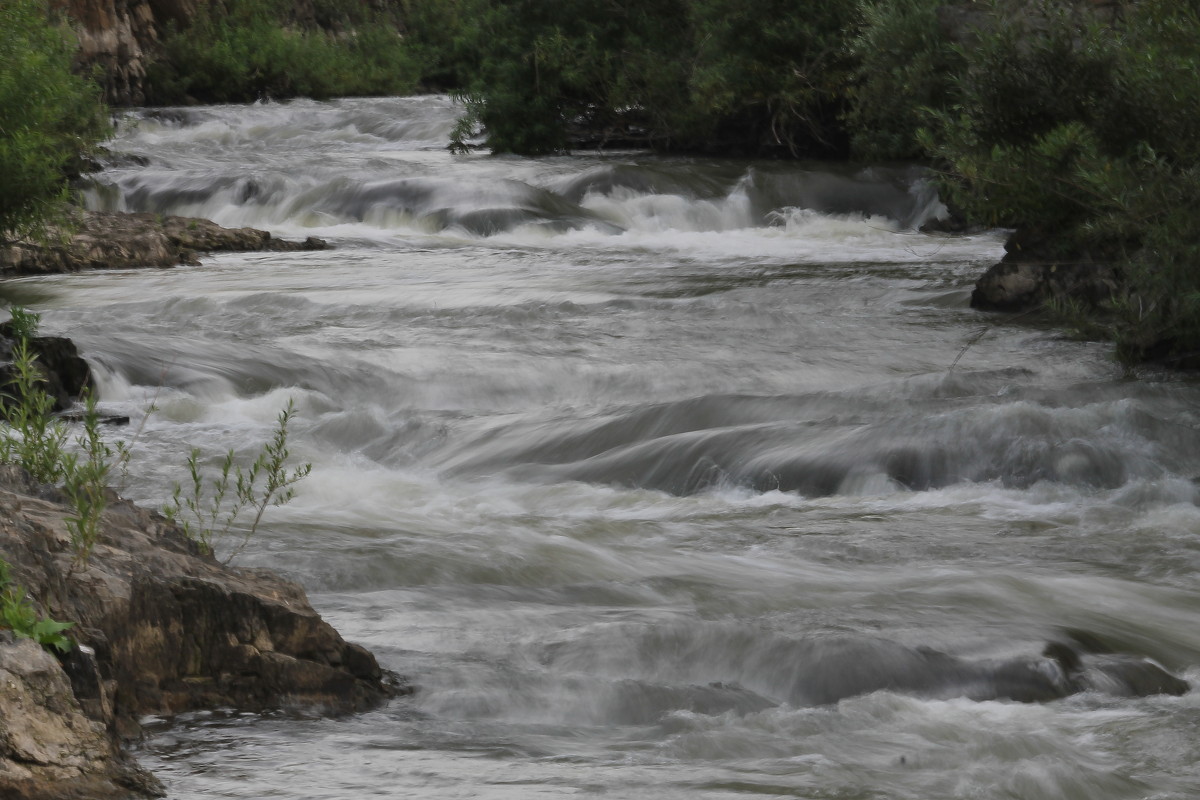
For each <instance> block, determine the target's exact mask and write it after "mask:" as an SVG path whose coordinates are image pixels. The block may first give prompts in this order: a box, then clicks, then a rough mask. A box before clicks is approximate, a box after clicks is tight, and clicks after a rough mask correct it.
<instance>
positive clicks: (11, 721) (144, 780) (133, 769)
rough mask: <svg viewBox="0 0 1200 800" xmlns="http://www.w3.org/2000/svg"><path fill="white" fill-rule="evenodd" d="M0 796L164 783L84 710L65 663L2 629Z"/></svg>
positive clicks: (150, 790) (138, 790)
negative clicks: (127, 753) (123, 751)
mask: <svg viewBox="0 0 1200 800" xmlns="http://www.w3.org/2000/svg"><path fill="white" fill-rule="evenodd" d="M0 688H2V689H3V690H2V691H0V795H2V796H3V797H4V798H5V800H52V799H54V800H57V798H64V800H65V799H66V798H92V797H95V798H101V797H103V798H117V797H126V796H129V795H130V794H140V795H158V794H161V789H162V787H161V785H160V784H159V783H158V781H157V780H155V779H154V777H153V776H152V775H150V774H149V773H147V772H146V771H145V770H143V769H141V768H140V767H138V765H137V764H136V763H134V762H133V761H132V760H130V759H129V758H128V757H127V756H125V755H124V754H123V753H122V752H121V750H120V748H119V747H118V746H117V743H116V742H115V741H114V739H113V738H112V737H111V736H109V735H108V733H107V732H106V730H105V728H104V725H103V724H101V723H100V722H99V721H97V720H96V719H93V718H91V717H89V716H88V715H86V714H85V713H84V711H83V709H82V707H81V706H80V704H79V702H78V700H76V698H75V693H74V691H73V689H72V686H71V682H70V680H69V679H68V677H67V674H66V672H65V671H64V670H63V667H62V665H61V664H60V663H59V662H58V661H57V660H56V659H55V658H54V656H52V655H50V654H49V653H48V652H46V651H45V650H44V649H42V647H40V646H39V645H37V644H35V643H34V642H33V641H31V640H29V639H16V638H14V637H13V635H12V634H11V633H9V632H8V631H0Z"/></svg>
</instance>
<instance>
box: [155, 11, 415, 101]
mask: <svg viewBox="0 0 1200 800" xmlns="http://www.w3.org/2000/svg"><path fill="white" fill-rule="evenodd" d="M347 7H348V6H346V5H345V4H342V5H329V4H326V5H323V6H320V7H318V9H317V10H318V11H322V12H323V13H324V14H325V16H327V17H329V19H330V20H332V21H335V22H337V23H338V24H339V25H340V24H346V25H350V24H353V27H352V28H348V29H346V30H344V31H341V32H339V33H336V34H335V33H331V32H328V31H326V30H322V29H315V28H314V29H307V30H306V29H301V28H298V27H294V26H289V25H287V24H286V20H285V18H284V12H283V9H282V7H281V6H279V4H278V3H275V2H272V1H271V0H233V1H232V2H230V3H228V4H227V6H221V5H220V4H215V3H214V4H205V5H202V6H200V8H199V9H198V10H197V13H196V16H195V17H194V18H193V19H192V21H191V24H190V25H188V26H187V27H186V28H183V29H178V28H173V29H171V30H170V31H169V32H168V33H167V35H166V36H165V38H164V41H163V50H164V53H165V56H164V57H163V59H162V60H161V61H158V62H155V63H154V64H152V65H151V68H150V69H149V70H148V75H147V84H148V88H147V93H148V95H149V97H150V98H151V101H152V102H154V103H182V102H187V101H190V100H200V101H204V102H216V103H234V102H249V101H254V100H261V99H268V98H270V99H277V100H278V99H285V98H290V97H311V98H314V99H325V98H329V97H334V96H347V95H386V94H403V93H407V92H411V91H412V90H413V89H414V88H415V87H416V82H417V78H418V76H419V72H420V66H419V63H418V61H417V58H416V56H415V55H414V54H413V53H412V52H411V51H410V50H409V49H408V48H407V47H406V45H405V44H404V42H403V41H402V39H401V37H400V36H399V34H398V33H397V32H396V30H395V28H394V27H393V26H391V25H390V24H388V23H387V22H385V21H383V20H382V19H380V20H366V19H365V18H364V17H362V16H360V15H354V14H351V13H349V11H346V10H345V8H347ZM226 9H227V10H226ZM339 9H340V11H339ZM331 24H332V22H331Z"/></svg>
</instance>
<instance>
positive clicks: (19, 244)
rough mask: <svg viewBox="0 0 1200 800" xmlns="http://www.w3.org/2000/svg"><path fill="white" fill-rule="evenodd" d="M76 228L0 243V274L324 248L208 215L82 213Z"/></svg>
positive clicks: (159, 263) (191, 261)
mask: <svg viewBox="0 0 1200 800" xmlns="http://www.w3.org/2000/svg"><path fill="white" fill-rule="evenodd" d="M75 223H76V224H75V226H74V228H73V230H51V231H49V232H48V235H47V237H46V241H44V242H40V241H34V240H32V239H21V240H18V241H15V242H6V243H4V242H0V274H16V275H34V274H45V273H61V272H79V271H81V270H87V269H132V268H136V267H173V266H176V265H178V264H196V263H199V262H198V257H199V254H201V253H214V252H220V251H224V252H259V251H291V250H324V249H326V248H327V247H328V245H327V244H326V243H325V241H324V240H322V239H317V238H315V237H309V238H308V239H305V240H304V241H303V242H288V241H284V240H281V239H275V238H273V237H272V236H271V234H270V233H268V232H267V231H261V230H258V229H256V228H224V227H221V226H220V225H218V224H216V223H215V222H212V221H210V220H207V219H199V218H194V217H176V216H164V215H161V214H126V213H121V212H110V211H84V212H81V213H80V214H79V216H78V218H77V220H76V221H75Z"/></svg>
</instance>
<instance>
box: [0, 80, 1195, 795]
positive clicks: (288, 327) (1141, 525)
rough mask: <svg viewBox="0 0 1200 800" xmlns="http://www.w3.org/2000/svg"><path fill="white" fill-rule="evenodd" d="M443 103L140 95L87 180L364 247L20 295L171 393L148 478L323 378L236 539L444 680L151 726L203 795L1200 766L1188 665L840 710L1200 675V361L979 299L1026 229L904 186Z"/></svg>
mask: <svg viewBox="0 0 1200 800" xmlns="http://www.w3.org/2000/svg"><path fill="white" fill-rule="evenodd" d="M455 117H456V110H455V108H454V106H453V105H452V104H451V103H450V102H449V101H448V100H447V99H445V98H438V97H423V98H406V99H383V100H342V101H336V102H331V103H314V102H309V101H297V102H292V103H286V104H265V105H256V106H250V107H245V106H228V107H211V108H195V109H180V110H166V111H155V112H141V113H133V114H131V115H129V116H128V117H126V118H125V120H124V121H123V123H122V124H121V127H120V130H119V133H118V135H117V137H116V140H115V141H114V142H113V145H112V146H113V149H114V150H115V151H116V152H118V153H120V154H123V156H124V157H123V158H120V159H117V160H115V161H114V164H113V165H112V166H111V167H110V168H109V169H108V170H107V171H105V172H104V173H102V174H101V175H100V176H99V177H98V179H97V183H96V186H95V187H94V188H93V189H92V190H90V191H89V193H88V201H89V203H90V204H91V205H92V206H93V207H96V208H108V209H126V210H134V211H152V212H158V213H171V214H184V215H195V216H204V217H209V218H211V219H214V220H216V221H217V222H220V223H222V224H225V225H232V226H242V225H251V226H255V227H260V228H266V229H268V230H271V231H272V232H273V233H275V234H276V235H279V236H284V237H299V238H303V237H305V236H312V235H315V236H320V237H323V238H325V239H327V240H328V241H329V242H330V243H331V244H332V245H333V248H332V249H330V250H328V251H323V252H305V253H267V254H250V255H245V254H241V255H234V254H227V255H216V256H212V257H207V258H205V259H204V263H203V265H201V266H196V267H182V268H177V269H172V270H165V271H138V270H134V271H123V272H103V273H100V272H97V273H88V274H80V275H69V276H55V277H37V278H27V279H22V280H20V281H15V282H12V283H10V284H8V286H7V289H6V292H7V294H8V295H9V299H10V300H11V299H16V300H20V301H22V302H25V303H26V304H29V305H31V306H33V307H34V308H35V309H37V310H39V311H41V312H42V313H43V314H44V327H45V328H47V329H48V330H50V331H51V332H54V333H60V334H65V335H68V336H70V337H72V338H73V339H75V340H76V342H77V343H78V344H79V345H80V346H81V348H82V350H83V352H84V353H85V354H86V356H87V357H88V359H89V360H90V361H91V362H92V364H93V365H94V366H95V368H96V369H97V371H98V374H99V376H100V379H101V380H100V387H101V399H102V407H103V408H104V409H105V410H112V411H114V412H119V413H127V414H131V415H133V416H134V418H135V421H134V426H133V427H135V428H136V427H137V424H138V420H139V419H140V418H141V417H142V415H143V414H144V411H145V409H146V407H147V406H148V405H149V404H150V403H151V402H153V403H155V404H156V406H157V411H156V412H155V413H154V414H152V415H151V416H150V417H149V418H148V419H147V420H146V421H145V424H144V429H143V430H142V433H141V434H140V436H139V438H138V441H137V442H136V444H135V458H134V461H133V463H132V467H131V473H130V476H129V478H128V480H127V482H126V485H125V488H124V493H125V494H126V495H127V496H130V497H132V498H133V499H135V500H137V501H138V502H141V503H144V504H147V505H161V504H162V503H163V501H164V500H166V499H167V498H168V496H169V494H170V492H171V487H172V485H173V483H174V482H175V481H180V480H184V479H185V478H186V474H185V471H184V459H185V458H186V454H187V452H188V450H189V448H192V447H197V448H199V449H200V450H201V452H202V454H203V458H204V460H205V461H206V463H209V464H212V463H215V462H216V461H217V460H218V459H219V458H220V456H221V454H222V453H224V451H225V450H226V449H228V448H230V447H234V448H237V449H238V450H239V452H241V453H243V454H244V453H249V452H250V450H251V449H252V447H253V445H254V444H255V443H256V442H261V441H264V440H265V439H266V438H267V436H268V435H269V434H270V431H271V428H272V426H273V424H274V420H275V416H276V414H277V413H278V412H279V410H280V409H281V408H282V407H283V406H284V404H285V403H286V402H287V400H288V399H289V398H291V399H293V400H294V401H295V403H296V407H297V410H298V416H297V418H296V419H295V421H294V423H293V426H292V438H291V441H290V445H291V450H292V454H293V457H294V458H295V459H296V460H297V461H300V460H303V461H309V462H311V463H312V464H313V472H312V475H311V477H310V478H309V479H308V480H307V481H306V482H305V483H303V484H302V485H301V486H300V487H299V492H298V495H297V497H296V498H295V500H294V501H293V502H292V503H291V504H290V505H288V506H285V507H283V508H279V509H274V510H272V512H271V514H270V516H269V517H268V518H267V522H266V525H265V528H264V529H262V530H260V531H259V533H258V535H257V536H256V537H255V538H254V539H253V540H252V541H251V542H250V545H249V547H248V549H247V550H246V552H245V553H243V555H242V556H241V557H240V560H239V562H238V563H241V564H244V565H253V566H269V567H271V568H273V569H276V570H280V571H282V572H284V573H285V574H288V575H289V576H291V577H294V578H296V579H297V580H299V581H301V582H302V583H303V584H304V585H305V587H306V588H307V589H308V591H309V593H310V596H311V599H312V601H313V604H314V605H315V606H316V607H317V608H318V610H319V611H321V613H322V614H323V615H324V616H325V617H326V618H327V619H328V620H329V621H331V622H332V623H333V624H334V625H335V626H337V627H338V628H339V629H340V630H341V631H342V632H343V634H344V635H345V636H346V638H348V639H350V640H351V641H356V642H359V643H362V644H364V645H366V646H367V647H369V648H370V649H372V650H373V651H374V652H375V653H376V654H377V655H378V657H379V659H380V661H381V663H382V664H383V665H384V666H385V667H387V668H388V669H391V670H394V671H396V672H398V673H401V674H403V675H406V676H409V677H410V678H411V679H412V681H413V682H414V683H415V685H416V687H417V691H416V693H415V695H414V696H413V697H412V698H410V699H399V700H396V701H394V702H392V703H390V704H389V705H387V706H386V707H384V708H381V709H379V710H377V711H373V712H370V713H366V714H362V715H358V716H352V717H347V718H338V719H321V718H318V717H312V716H309V715H305V714H296V713H288V712H279V713H275V714H266V715H240V714H235V713H232V712H229V713H221V712H218V713H212V714H196V715H189V716H185V717H183V718H179V719H175V720H161V721H155V720H149V721H148V722H149V724H150V731H151V735H150V736H149V738H148V739H147V741H146V742H145V744H144V745H143V746H142V748H141V751H140V757H141V758H142V760H143V761H144V762H145V763H146V764H147V765H148V766H150V767H151V768H152V769H154V770H155V771H156V772H157V774H158V775H159V776H160V777H161V778H162V779H163V780H164V781H165V782H166V783H167V785H168V787H169V790H170V796H171V797H172V798H176V800H200V799H201V798H203V799H205V800H208V799H209V798H218V797H219V798H254V799H255V800H260V799H261V798H287V799H288V800H292V799H295V800H361V798H369V797H378V798H486V799H488V800H498V799H499V798H533V797H547V798H558V797H568V796H580V797H588V796H603V797H608V798H631V799H633V798H659V799H661V800H667V799H668V798H704V799H705V800H718V799H721V800H724V799H725V798H748V797H803V798H844V799H845V800H850V799H851V798H912V800H937V799H939V798H963V797H972V798H1022V799H1023V800H1034V799H1035V798H1047V799H1048V800H1049V799H1051V798H1053V799H1054V800H1060V799H1061V798H1080V800H1100V799H1101V798H1160V799H1166V798H1187V797H1194V796H1196V794H1197V793H1198V792H1200V695H1198V694H1197V692H1195V691H1193V692H1191V693H1189V694H1186V695H1184V696H1182V697H1171V696H1161V695H1160V696H1151V697H1144V698H1128V697H1116V696H1112V695H1109V694H1105V693H1101V692H1084V693H1082V694H1076V695H1073V696H1070V697H1067V698H1065V699H1060V700H1056V701H1053V702H1049V703H1020V702H1013V701H1010V700H1005V699H997V700H985V701H977V700H972V699H968V698H967V697H964V696H961V695H962V694H963V692H961V691H957V688H961V687H954V686H948V687H940V688H939V687H935V690H933V691H918V692H906V691H901V690H895V689H893V690H888V689H886V688H885V689H883V690H871V688H872V687H870V686H867V687H866V690H864V692H863V693H853V692H852V693H850V695H849V696H845V697H836V696H828V697H827V696H825V695H822V691H823V688H828V686H830V685H831V682H836V681H837V680H841V679H842V678H845V679H846V680H850V681H853V680H855V679H856V678H855V676H861V675H864V674H876V673H879V674H884V675H886V674H887V673H888V670H889V669H893V668H896V664H895V663H894V662H896V661H897V660H902V659H903V658H904V657H905V656H904V654H905V653H911V652H920V651H912V650H909V649H908V648H917V647H931V648H934V649H936V650H939V651H942V652H945V653H948V654H951V655H953V656H955V657H959V658H963V659H972V660H974V659H982V660H988V659H1006V658H1013V657H1020V658H1036V657H1037V655H1038V653H1039V652H1040V650H1041V648H1042V646H1043V645H1044V643H1045V642H1047V641H1051V640H1069V639H1070V638H1071V637H1074V638H1075V640H1082V641H1089V642H1093V643H1095V642H1101V643H1103V644H1105V645H1107V646H1109V647H1111V648H1113V649H1116V650H1120V651H1123V652H1128V653H1132V654H1136V655H1141V656H1148V657H1151V658H1154V659H1156V660H1157V661H1158V662H1159V663H1161V664H1162V665H1164V666H1165V667H1167V668H1168V669H1170V670H1172V671H1174V672H1175V673H1177V674H1180V675H1182V676H1184V677H1186V678H1189V679H1191V680H1192V681H1196V680H1200V627H1198V626H1197V620H1198V619H1200V617H1198V615H1197V610H1198V609H1200V588H1198V584H1197V576H1198V574H1200V508H1198V507H1197V499H1198V491H1197V484H1196V483H1195V481H1194V479H1195V478H1196V476H1198V475H1200V386H1198V385H1197V384H1196V382H1195V381H1193V380H1191V379H1188V378H1185V377H1180V376H1175V375H1170V374H1152V373H1147V374H1144V375H1141V376H1138V377H1137V378H1136V379H1131V378H1130V377H1129V376H1127V375H1126V374H1125V373H1124V372H1123V371H1122V370H1121V369H1120V368H1119V367H1118V366H1117V365H1115V364H1114V363H1113V362H1112V361H1111V359H1110V357H1109V352H1108V348H1107V347H1106V346H1104V345H1102V344H1098V343H1092V342H1085V341H1078V340H1072V339H1070V338H1067V337H1065V336H1063V335H1062V334H1061V333H1059V332H1056V331H1054V330H1050V329H1043V328H1039V327H1036V326H1031V325H1029V324H1021V323H1019V322H1018V323H1006V322H1004V321H1002V320H999V321H998V320H995V319H993V318H992V317H988V316H985V315H982V314H980V313H979V312H975V311H972V310H971V309H970V308H969V307H968V296H969V292H970V288H971V285H972V282H973V280H974V279H975V278H976V277H977V276H978V274H979V273H980V272H981V270H982V269H983V268H985V267H986V265H988V264H989V263H992V262H994V261H995V260H996V259H997V258H998V257H999V255H1000V254H1001V245H1002V237H1001V235H1000V234H998V233H988V234H980V235H972V236H955V237H950V236H937V235H926V234H921V233H918V232H917V230H916V229H917V227H918V226H919V225H920V224H921V223H922V222H923V221H926V220H927V219H929V218H931V217H933V216H936V215H937V214H938V213H939V211H940V208H941V207H940V205H939V204H938V202H937V198H936V196H935V194H934V193H933V191H932V190H931V189H930V188H929V187H928V186H927V185H926V184H924V183H923V182H922V181H921V180H920V175H919V174H918V173H916V172H914V171H913V170H910V169H907V168H871V169H865V168H846V169H836V168H831V167H827V166H826V167H821V166H815V165H803V164H799V165H798V164H789V163H777V162H776V163H772V162H745V161H736V162H735V161H716V160H700V159H683V158H658V157H652V156H648V155H645V154H639V153H618V154H603V155H602V154H595V153H580V154H575V155H572V156H569V157H567V156H564V157H555V158H540V159H524V158H512V157H491V156H488V155H484V154H481V153H480V154H470V155H452V154H451V153H449V152H448V151H447V150H446V148H445V143H446V140H447V135H448V132H449V129H450V128H451V127H452V125H453V122H454V120H455ZM989 325H990V326H991V327H987V328H986V329H985V326H989ZM981 332H982V334H983V335H982V336H980V335H979V334H980V333H981ZM972 342H973V343H972ZM967 345H970V346H969V347H967ZM964 347H966V348H967V349H966V350H965V352H964V351H963V348H964ZM956 359H957V361H956ZM884 683H885V684H886V683H887V678H886V677H885V678H884ZM901 688H902V687H901ZM826 700H833V701H834V702H825V701H826Z"/></svg>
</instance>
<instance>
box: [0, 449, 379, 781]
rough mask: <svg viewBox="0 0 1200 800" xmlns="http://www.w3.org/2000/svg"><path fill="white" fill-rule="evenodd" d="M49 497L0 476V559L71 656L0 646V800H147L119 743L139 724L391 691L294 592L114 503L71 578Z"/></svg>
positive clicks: (58, 511)
mask: <svg viewBox="0 0 1200 800" xmlns="http://www.w3.org/2000/svg"><path fill="white" fill-rule="evenodd" d="M68 513H69V511H68V509H67V507H66V506H65V505H64V504H63V502H62V498H61V497H60V495H59V492H58V491H57V490H55V489H52V488H49V487H45V486H39V485H36V484H34V483H32V482H31V481H30V480H29V479H28V477H27V476H26V475H25V473H23V472H21V471H20V470H18V469H17V468H14V467H0V557H3V558H4V559H5V560H6V561H8V562H9V563H10V564H11V565H12V570H11V571H12V578H13V581H14V583H17V584H19V585H21V586H23V587H24V588H25V589H26V590H27V592H28V594H29V596H30V597H31V598H33V599H34V600H35V601H36V602H37V604H38V605H39V606H40V608H41V609H42V610H43V611H44V612H45V613H46V614H48V615H49V616H51V617H53V618H54V619H58V620H72V621H75V622H76V626H75V627H74V628H72V629H71V630H70V631H69V634H70V635H71V636H72V638H74V639H75V641H76V642H77V643H78V644H79V645H82V647H79V646H77V647H76V648H75V650H73V651H72V653H71V654H69V655H68V656H66V657H63V658H62V659H55V658H54V657H53V656H51V655H49V654H48V653H46V652H45V651H44V650H42V649H41V648H40V647H37V646H35V645H33V644H32V643H31V642H29V641H28V640H13V638H12V636H11V634H9V633H8V632H0V797H4V798H10V797H12V798H19V799H20V800H66V798H72V800H92V799H93V798H94V799H95V800H100V798H105V799H106V800H108V799H110V798H117V797H126V796H147V795H152V794H155V793H157V792H158V791H159V789H160V787H159V786H158V783H157V781H155V780H154V778H153V777H152V776H150V775H148V774H147V773H145V772H144V771H142V770H141V769H140V768H138V767H137V766H136V765H135V764H134V763H133V762H132V761H131V760H130V759H129V758H128V757H127V756H126V755H125V754H124V753H123V751H122V749H121V745H120V743H121V742H122V741H124V740H126V739H129V738H132V737H134V736H136V735H137V734H138V733H139V732H140V726H139V723H138V720H139V718H141V717H142V716H144V715H156V716H170V715H173V714H178V713H181V712H185V711H191V710H198V709H210V708H218V707H232V708H236V709H243V710H250V711H255V710H266V709H274V708H305V709H315V710H318V711H321V712H324V713H331V714H337V713H347V712H354V711H361V710H366V709H368V708H371V707H374V706H377V705H379V704H380V703H382V702H384V701H385V700H386V699H387V698H389V697H392V696H394V695H395V694H397V693H398V692H399V691H400V690H399V689H398V688H397V685H396V683H395V681H394V679H393V678H390V677H389V676H386V675H385V674H384V673H383V671H382V670H381V669H380V668H379V665H378V664H377V663H376V661H375V658H374V656H372V655H371V654H370V653H369V652H368V651H366V650H365V649H363V648H362V647H360V646H358V645H354V644H350V643H348V642H346V641H345V640H343V639H342V637H341V636H340V635H339V634H338V633H337V631H335V630H334V629H333V628H332V627H330V626H329V625H328V624H327V623H326V622H325V621H324V620H322V619H321V617H320V616H319V615H318V614H317V613H316V612H315V611H314V610H313V609H312V607H311V606H310V605H309V604H308V600H307V598H306V597H305V594H304V590H303V589H302V588H301V587H300V586H299V585H297V584H295V583H293V582H291V581H288V580H285V579H284V578H281V577H280V576H278V575H275V574H273V573H271V572H270V571H267V570H260V569H239V568H235V567H227V566H224V565H222V564H220V563H219V562H217V561H216V560H215V559H213V558H212V557H210V556H205V555H202V554H201V553H200V552H199V551H198V549H197V547H196V546H195V544H194V543H193V542H191V541H190V540H188V539H187V538H186V537H184V535H183V534H182V532H181V531H180V530H179V529H178V528H177V527H175V526H174V525H172V524H171V523H169V522H168V521H167V520H166V519H164V518H163V517H162V516H161V515H159V514H156V513H154V512H151V511H147V510H146V509H143V508H139V507H137V506H135V505H133V504H132V503H129V502H127V501H124V500H120V499H118V498H117V497H116V496H115V495H113V496H112V497H111V499H110V505H109V508H108V510H107V511H106V512H105V514H104V518H103V520H102V525H101V527H102V530H101V534H100V539H99V542H98V543H97V544H96V546H95V549H94V550H93V553H92V557H91V559H90V561H89V562H88V564H87V565H85V566H74V567H72V555H73V553H72V550H71V547H70V538H69V535H68V532H67V528H66V525H65V517H66V516H67V514H68Z"/></svg>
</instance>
